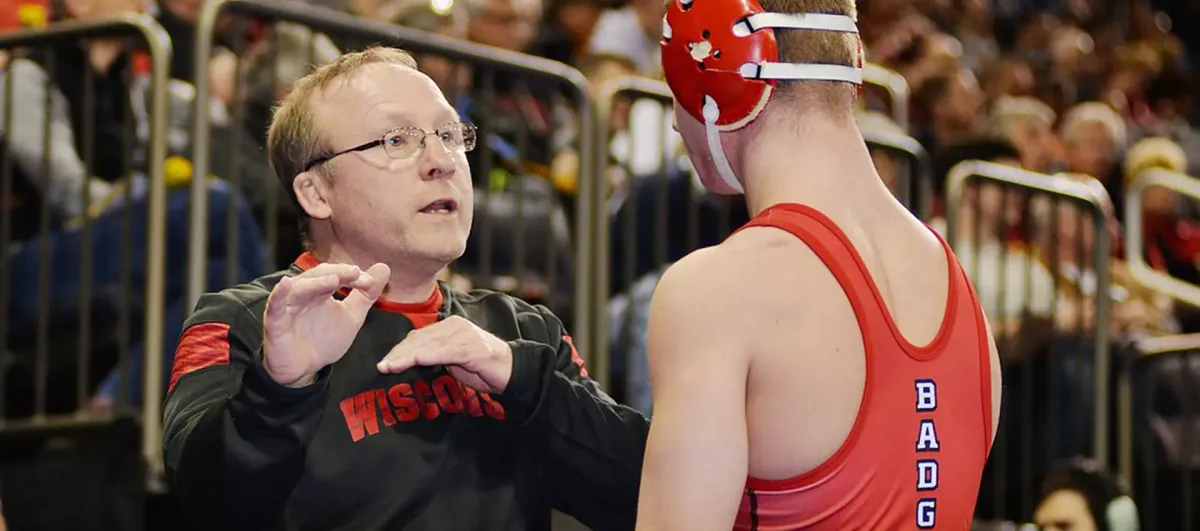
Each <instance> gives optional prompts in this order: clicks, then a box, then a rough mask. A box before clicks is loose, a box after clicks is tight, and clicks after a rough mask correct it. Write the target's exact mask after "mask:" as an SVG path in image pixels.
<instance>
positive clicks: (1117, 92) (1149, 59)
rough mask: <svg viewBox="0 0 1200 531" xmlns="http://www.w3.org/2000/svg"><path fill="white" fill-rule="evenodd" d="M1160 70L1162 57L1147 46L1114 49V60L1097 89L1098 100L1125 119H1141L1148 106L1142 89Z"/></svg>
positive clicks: (1135, 120) (1139, 120)
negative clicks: (1102, 84) (1098, 90)
mask: <svg viewBox="0 0 1200 531" xmlns="http://www.w3.org/2000/svg"><path fill="white" fill-rule="evenodd" d="M1160 71H1162V58H1161V57H1160V56H1159V55H1158V53H1157V52H1156V51H1155V50H1154V49H1153V48H1151V47H1150V46H1148V45H1144V44H1141V45H1139V44H1134V45H1127V46H1124V47H1122V48H1120V49H1118V50H1117V52H1116V61H1115V64H1114V65H1113V68H1112V70H1111V72H1110V73H1109V75H1108V77H1107V78H1106V79H1105V81H1104V86H1103V87H1102V88H1101V92H1100V97H1101V101H1104V102H1105V103H1108V104H1109V105H1111V106H1112V108H1114V109H1116V110H1117V111H1118V112H1120V113H1121V115H1122V116H1124V117H1125V118H1126V119H1127V120H1131V121H1134V122H1141V121H1143V120H1144V119H1145V118H1146V115H1147V113H1148V112H1149V109H1148V108H1147V106H1146V89H1147V87H1148V86H1149V84H1150V81H1151V80H1152V79H1154V77H1155V76H1157V75H1158V73H1159V72H1160Z"/></svg>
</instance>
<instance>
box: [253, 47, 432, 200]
mask: <svg viewBox="0 0 1200 531" xmlns="http://www.w3.org/2000/svg"><path fill="white" fill-rule="evenodd" d="M375 63H387V64H395V65H401V66H407V67H409V68H413V69H416V68H417V62H416V61H415V60H414V59H413V57H412V55H410V54H409V53H408V52H405V51H404V50H400V49H397V48H387V47H372V48H368V49H366V50H363V51H361V52H353V53H348V54H345V55H342V56H340V57H338V58H337V59H335V60H333V61H332V62H330V63H328V64H325V65H323V66H321V67H319V68H317V69H316V70H314V71H313V72H312V73H310V74H308V75H307V76H304V77H302V78H300V80H299V81H296V83H295V84H294V85H292V87H291V90H290V91H289V92H288V95H287V96H285V97H284V98H283V101H281V102H279V105H278V106H276V107H275V112H274V114H273V116H272V117H271V125H270V127H268V128H267V161H268V162H269V163H270V164H271V169H273V170H274V171H275V176H276V177H278V178H279V181H280V182H282V183H283V186H284V188H286V189H287V192H288V195H289V196H290V197H291V198H292V199H293V200H295V199H296V197H295V191H293V190H292V181H293V180H294V179H295V178H296V176H297V175H299V174H300V173H301V172H303V171H304V166H305V165H306V164H308V163H309V162H310V161H312V160H313V159H315V158H318V157H322V156H327V155H329V154H330V153H331V151H330V149H331V148H330V146H329V145H328V144H327V139H325V138H322V135H321V127H320V124H318V123H317V119H316V113H314V112H313V107H312V100H313V96H315V95H316V94H317V93H319V92H321V91H323V90H325V89H326V88H328V87H329V86H331V85H332V84H333V83H334V82H336V81H343V82H345V81H347V80H349V79H350V78H352V77H353V76H354V75H355V74H356V73H357V72H358V71H359V70H361V69H362V68H363V67H364V66H366V65H369V64H375Z"/></svg>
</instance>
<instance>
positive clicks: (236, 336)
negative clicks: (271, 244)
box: [163, 255, 649, 531]
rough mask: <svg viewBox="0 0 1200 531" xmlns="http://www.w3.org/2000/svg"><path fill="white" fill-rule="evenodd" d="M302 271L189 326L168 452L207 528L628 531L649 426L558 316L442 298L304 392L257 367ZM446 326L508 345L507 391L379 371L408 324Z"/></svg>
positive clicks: (499, 298)
mask: <svg viewBox="0 0 1200 531" xmlns="http://www.w3.org/2000/svg"><path fill="white" fill-rule="evenodd" d="M297 262H298V264H294V265H293V266H292V267H291V268H290V269H288V270H285V271H282V272H279V273H275V274H272V275H269V276H266V277H263V278H260V279H258V280H256V281H255V282H253V283H251V284H248V285H243V286H238V287H235V288H231V289H227V290H225V291H222V292H220V293H216V294H209V295H206V296H204V297H203V298H202V299H201V301H200V303H199V305H198V307H197V309H196V311H195V313H194V314H193V315H192V317H191V318H190V319H189V320H188V322H187V323H186V325H185V332H184V334H183V337H182V338H181V340H180V344H179V350H178V351H177V354H176V359H175V366H174V370H173V372H172V376H171V384H170V390H169V391H168V396H167V403H166V413H165V416H166V418H165V432H164V441H163V445H164V453H165V458H166V464H167V471H168V475H169V478H170V480H171V482H172V485H173V487H174V489H175V494H176V497H177V498H178V499H179V500H180V502H181V503H182V505H183V506H184V509H185V512H186V514H187V516H188V519H189V521H190V522H193V523H194V524H193V525H195V526H196V528H197V529H223V530H224V529H229V530H233V529H255V530H260V529H287V530H305V529H313V530H317V529H319V530H340V529H345V530H350V529H353V530H356V531H367V530H375V529H405V530H411V531H421V530H431V531H432V530H451V529H452V530H455V531H469V530H481V531H482V530H488V531H503V530H517V529H520V530H536V529H549V527H550V512H551V508H557V509H559V510H561V511H563V512H565V513H567V514H570V515H572V516H574V517H575V518H577V519H578V520H580V521H581V522H582V523H584V524H585V525H588V526H589V527H592V528H593V529H597V530H605V529H632V528H633V524H634V520H635V514H636V508H637V490H638V484H639V477H640V474H641V463H642V453H643V450H644V448H645V442H646V435H647V432H648V430H649V423H648V421H647V420H646V419H645V418H644V417H642V416H641V415H639V414H638V413H636V412H635V411H634V410H632V409H629V408H626V407H623V406H620V405H617V404H616V403H615V402H613V401H612V400H611V399H610V398H609V397H608V396H607V395H606V394H604V392H603V391H602V390H601V389H600V388H599V386H598V385H597V384H596V383H595V382H594V381H592V380H591V379H589V378H588V377H587V371H586V368H585V367H584V365H583V362H582V360H581V359H580V358H579V355H578V353H577V352H576V351H575V347H574V346H573V345H572V343H571V340H570V336H569V335H567V333H566V332H565V331H564V330H563V327H562V325H561V323H560V321H559V320H558V319H557V318H556V317H555V316H554V315H552V314H551V313H550V312H549V311H548V310H546V309H545V308H542V307H537V306H532V305H529V304H527V303H524V302H522V301H520V300H517V299H515V298H512V297H509V296H507V295H503V294H499V293H494V292H489V291H482V290H480V291H473V292H470V293H462V292H458V291H455V290H453V289H451V288H449V287H448V286H446V285H444V284H442V285H440V286H439V288H438V290H437V291H436V292H435V293H434V296H433V297H431V299H430V301H428V302H427V303H426V304H424V305H420V304H415V305H413V304H407V305H405V304H393V303H387V302H380V303H377V304H376V307H375V308H373V309H372V310H371V311H370V312H369V313H368V315H367V319H366V322H365V324H364V325H363V327H362V330H361V331H360V332H359V334H358V337H357V339H356V340H355V341H354V343H353V345H351V347H350V349H349V351H348V352H347V353H346V355H345V357H343V358H342V359H341V360H340V361H338V362H337V363H335V364H333V365H332V366H330V367H327V368H325V370H323V371H321V372H320V373H319V374H318V377H317V381H316V382H315V383H314V384H312V385H309V386H307V387H304V388H299V389H292V388H288V387H284V386H282V385H279V384H278V383H276V382H275V381H274V380H272V379H271V377H270V376H269V375H267V373H266V372H265V370H264V368H263V365H262V348H261V345H262V328H263V325H262V314H263V310H264V307H265V305H266V299H267V295H268V294H269V292H270V290H271V289H272V288H273V287H274V286H275V284H276V283H277V282H278V281H279V280H280V279H281V278H283V277H284V276H285V275H295V274H299V273H300V272H301V271H302V269H303V268H304V267H306V266H311V265H312V263H313V262H315V261H314V260H312V259H311V257H307V255H306V257H302V259H301V260H297ZM449 315H460V316H463V317H466V318H467V319H470V320H471V321H472V322H474V323H476V324H477V325H479V326H480V327H482V328H484V329H486V330H488V331H490V332H491V333H493V334H495V335H496V336H497V337H499V338H501V339H504V340H506V341H508V342H509V344H510V346H511V347H512V349H513V373H512V377H511V379H510V381H509V385H508V387H507V389H506V391H505V392H504V393H503V394H501V395H499V396H489V395H488V394H486V393H479V392H476V391H474V390H472V389H470V388H468V387H465V386H463V385H461V384H460V383H459V382H458V381H457V380H455V379H454V378H453V377H452V376H451V375H450V374H449V373H448V372H447V371H446V370H445V368H443V367H417V368H414V369H411V370H408V371H405V372H403V373H400V374H380V373H379V372H378V371H377V369H376V367H375V365H376V363H377V362H378V361H379V360H380V359H382V357H383V356H384V355H385V354H386V353H387V352H388V351H389V350H390V349H391V348H392V347H393V346H394V345H396V344H397V343H399V342H400V340H402V339H403V338H404V336H405V335H406V334H408V332H410V331H411V330H413V329H414V326H422V325H425V324H429V323H432V322H434V321H436V320H437V319H441V318H445V317H446V316H449ZM414 323H415V325H414Z"/></svg>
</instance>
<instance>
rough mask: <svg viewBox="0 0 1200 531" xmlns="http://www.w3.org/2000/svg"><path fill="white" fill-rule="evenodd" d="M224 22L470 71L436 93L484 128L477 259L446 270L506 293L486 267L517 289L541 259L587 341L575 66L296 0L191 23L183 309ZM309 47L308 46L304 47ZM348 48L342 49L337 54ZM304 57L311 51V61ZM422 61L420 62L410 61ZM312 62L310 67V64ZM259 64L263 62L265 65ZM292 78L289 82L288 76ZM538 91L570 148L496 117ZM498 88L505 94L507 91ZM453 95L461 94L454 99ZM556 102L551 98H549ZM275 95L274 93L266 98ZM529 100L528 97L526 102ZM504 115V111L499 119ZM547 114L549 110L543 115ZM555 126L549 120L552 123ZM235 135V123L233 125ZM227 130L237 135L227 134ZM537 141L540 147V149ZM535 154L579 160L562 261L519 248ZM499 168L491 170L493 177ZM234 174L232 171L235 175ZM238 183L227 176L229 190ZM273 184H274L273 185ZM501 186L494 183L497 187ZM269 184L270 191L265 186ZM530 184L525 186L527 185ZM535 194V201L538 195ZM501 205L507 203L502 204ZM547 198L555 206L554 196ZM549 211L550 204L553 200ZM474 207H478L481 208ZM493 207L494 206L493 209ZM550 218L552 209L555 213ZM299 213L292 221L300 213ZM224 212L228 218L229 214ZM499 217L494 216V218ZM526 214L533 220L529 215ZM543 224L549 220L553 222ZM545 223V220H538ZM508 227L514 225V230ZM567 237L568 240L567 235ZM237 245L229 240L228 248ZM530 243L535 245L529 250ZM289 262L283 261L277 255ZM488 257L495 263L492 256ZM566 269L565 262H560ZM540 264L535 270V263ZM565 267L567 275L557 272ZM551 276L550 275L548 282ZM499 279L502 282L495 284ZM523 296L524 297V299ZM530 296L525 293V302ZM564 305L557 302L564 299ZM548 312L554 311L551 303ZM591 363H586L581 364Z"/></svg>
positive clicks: (232, 0)
mask: <svg viewBox="0 0 1200 531" xmlns="http://www.w3.org/2000/svg"><path fill="white" fill-rule="evenodd" d="M228 16H232V18H233V19H234V20H235V23H236V21H239V20H240V21H243V22H245V21H250V20H253V21H258V22H263V23H266V24H274V25H276V26H274V27H278V26H277V25H278V23H289V24H294V25H299V26H302V27H304V28H306V29H307V30H310V31H312V32H315V33H317V34H320V35H323V36H328V37H329V38H332V39H334V40H339V39H340V40H343V42H353V43H355V44H351V45H346V46H345V47H357V45H358V44H357V43H375V44H379V45H385V46H395V47H399V48H402V49H404V50H405V51H408V52H410V53H413V54H414V55H417V56H418V57H422V56H431V57H437V58H441V59H443V60H446V61H450V62H453V63H454V66H453V68H454V72H455V74H458V73H460V72H470V73H469V75H473V76H474V83H473V85H474V86H473V87H458V89H456V88H454V87H443V91H445V92H447V99H448V100H450V101H451V102H452V103H453V102H457V101H459V99H460V97H467V98H469V99H470V100H471V102H472V105H471V108H472V109H474V111H473V112H475V113H478V115H479V116H482V118H481V121H482V122H483V123H477V125H479V127H480V142H479V144H480V148H479V149H476V150H475V151H474V152H472V153H470V154H469V155H470V156H478V160H477V161H475V162H473V164H472V166H473V173H474V174H475V175H474V177H475V178H476V181H480V180H483V181H485V184H484V185H483V186H479V185H478V184H477V185H476V189H477V191H476V206H477V208H476V212H477V213H476V216H475V226H474V228H473V230H472V240H471V242H472V243H471V244H469V245H468V255H470V256H472V257H475V258H471V260H474V261H475V262H471V260H467V258H466V257H464V259H462V260H460V261H459V262H457V264H456V265H455V266H452V267H460V266H462V267H466V266H463V264H464V263H466V262H471V263H478V265H477V266H476V267H477V269H478V271H476V273H477V275H478V276H479V277H481V278H482V279H483V280H482V281H480V282H477V285H479V287H489V288H495V289H501V290H504V291H512V290H510V289H506V287H504V286H501V285H500V284H502V283H507V281H509V280H512V279H511V277H507V276H505V278H503V279H501V278H499V277H500V276H502V275H500V274H497V273H496V271H497V270H499V269H501V268H500V267H493V266H494V263H493V261H495V262H502V261H504V260H505V259H507V261H508V263H510V264H511V266H510V269H512V270H514V271H515V276H516V277H517V278H516V279H515V283H516V284H518V285H519V284H521V282H523V280H522V279H523V278H524V277H522V271H523V270H529V269H533V268H535V265H533V264H535V263H537V262H540V261H541V260H542V259H543V258H544V260H545V261H546V262H549V263H550V264H551V265H550V266H549V269H550V270H551V273H549V277H550V278H549V279H548V280H546V279H543V280H544V284H545V285H548V286H549V287H550V290H551V291H553V287H554V285H555V284H558V283H559V280H561V279H563V278H567V277H572V280H571V281H570V282H569V283H568V282H567V281H562V283H563V284H567V285H568V286H569V287H567V288H566V289H565V291H573V294H571V295H565V294H564V295H563V298H564V299H567V300H570V301H571V302H572V305H573V306H572V309H573V311H574V315H573V316H570V315H567V316H565V317H568V318H570V317H573V319H571V320H572V321H573V322H574V323H575V324H574V326H573V332H574V334H575V336H576V337H575V341H576V343H577V344H580V345H587V344H590V341H591V338H590V331H591V330H590V327H589V326H587V323H589V322H590V321H591V317H590V315H589V312H590V311H591V310H592V308H591V306H590V304H589V301H590V298H589V297H590V295H591V293H590V288H591V286H590V282H589V280H588V279H590V278H591V277H592V276H593V275H594V273H593V271H592V262H593V260H591V255H590V251H591V248H590V244H589V242H590V241H591V240H590V236H591V233H592V230H593V228H592V226H591V223H592V221H593V219H594V214H593V213H592V212H591V210H590V209H591V208H592V207H593V205H594V204H595V201H593V200H592V198H591V196H590V195H589V193H590V192H589V191H590V186H591V185H590V183H591V181H592V180H593V178H592V173H591V171H592V168H594V167H595V166H596V164H595V162H594V157H595V154H594V152H593V150H592V146H594V145H595V142H594V140H593V138H592V135H593V134H594V133H595V130H596V127H595V125H594V120H595V117H594V114H593V108H592V105H591V102H590V100H589V98H588V96H587V92H586V80H585V78H584V77H583V75H582V74H581V73H580V72H578V71H577V70H575V69H573V68H571V67H569V66H566V65H563V64H561V63H557V62H553V61H549V60H545V59H541V58H538V57H533V56H530V55H525V54H520V53H515V52H509V51H505V50H501V49H497V48H492V47H489V46H483V45H479V44H475V43H470V42H465V41H461V40H456V39H452V38H448V37H445V36H442V35H438V34H434V33H426V32H422V31H418V30H414V29H410V28H406V27H400V26H395V25H391V24H387V23H383V22H379V21H373V20H366V19H362V18H357V17H354V16H351V15H349V14H346V13H341V12H336V11H332V10H328V9H324V8H320V7H314V6H311V5H306V4H303V3H296V2H288V1H285V0H216V1H210V2H207V3H206V4H205V5H204V9H203V10H202V11H201V14H200V18H199V22H198V23H197V33H196V35H197V40H196V46H195V50H194V53H195V65H196V66H195V68H196V70H195V79H196V96H195V122H194V124H193V133H192V136H193V139H194V140H193V142H194V144H193V148H194V149H193V153H194V156H193V159H194V171H193V176H194V178H193V179H192V189H191V193H192V196H193V198H194V199H193V209H192V213H191V220H192V223H191V241H190V243H191V248H190V250H189V271H188V273H189V281H188V286H187V288H188V300H189V303H190V304H191V305H194V303H195V301H196V300H198V298H199V297H200V295H201V294H202V293H203V292H204V291H206V286H205V280H206V278H211V277H206V272H205V268H206V264H205V262H206V260H205V253H206V252H207V251H206V247H207V245H208V243H207V242H208V238H209V234H207V232H208V231H207V227H206V223H205V220H206V217H207V216H208V215H209V214H208V210H207V207H206V205H205V193H204V186H205V185H204V183H203V181H204V180H203V179H199V178H198V176H202V175H207V174H208V173H209V172H210V171H211V169H212V167H213V165H212V162H213V161H212V160H210V157H211V144H210V142H211V140H212V138H213V130H212V122H211V120H210V117H209V114H208V112H207V109H208V106H209V105H210V98H211V96H212V94H211V92H210V89H209V83H208V82H207V80H208V79H209V77H208V70H207V62H208V59H209V57H211V56H212V54H213V52H214V35H215V32H216V31H217V21H218V19H221V20H225V19H226V17H228ZM311 47H313V46H310V48H311ZM341 51H343V52H344V51H349V50H341ZM310 57H311V55H310ZM241 60H242V59H241V54H239V58H238V59H237V61H239V64H238V67H237V68H236V70H237V71H238V72H239V74H238V77H239V83H238V86H239V88H237V89H236V91H241V88H240V87H241V85H242V83H241V82H240V81H241V78H243V77H244V76H245V75H246V72H245V71H244V70H245V69H243V68H242V67H241V64H240V61H241ZM418 61H419V62H420V61H421V59H418ZM311 62H315V61H310V63H311ZM264 66H270V64H269V63H268V64H267V65H264ZM291 81H295V80H291ZM288 82H290V81H287V80H279V79H276V80H274V81H273V82H272V84H274V85H276V88H282V87H285V86H286V84H287V83H288ZM538 86H553V87H554V89H555V90H558V91H559V92H556V93H555V94H556V95H557V94H562V95H564V96H563V104H562V106H563V107H564V108H569V109H570V112H571V113H572V115H573V118H574V119H575V120H577V121H578V126H577V129H578V136H577V137H576V138H575V139H574V140H573V142H570V144H572V145H569V146H560V145H554V144H553V143H552V142H551V140H548V139H546V138H545V137H539V138H534V136H533V135H532V133H530V130H531V129H530V127H531V126H530V125H529V123H528V122H530V120H529V119H525V118H524V117H519V116H515V115H514V114H513V113H516V112H523V111H522V109H518V111H504V110H503V109H502V106H501V105H499V104H498V103H497V101H498V100H499V99H500V98H501V96H499V95H498V94H500V92H501V91H503V90H508V91H509V92H507V93H505V94H517V95H518V96H519V97H524V96H529V95H530V94H532V92H531V91H532V90H533V89H536V88H537V87H538ZM505 87H506V88H505ZM456 90H460V91H461V92H458V93H454V92H456ZM243 96H244V95H239V96H237V97H235V100H236V101H235V103H234V109H233V111H232V112H231V113H230V114H231V115H232V116H234V117H235V118H234V124H235V126H237V123H238V122H239V119H240V118H244V116H245V111H244V101H242V98H243ZM555 97H557V96H555ZM270 99H274V94H273V93H272V97H271V98H270ZM532 99H535V100H538V101H536V102H534V103H535V104H544V103H546V102H545V101H544V100H541V99H538V98H532ZM522 101H529V99H528V98H527V99H526V100H522ZM506 112H507V113H508V114H505V113H506ZM547 114H551V113H547ZM551 122H553V117H551ZM497 124H508V126H509V127H510V128H512V129H514V130H515V131H516V132H515V133H513V134H512V135H511V136H512V138H501V135H498V134H495V130H496V127H497ZM556 125H557V124H553V123H552V126H551V129H552V130H553V132H554V133H555V134H557V133H558V131H559V129H561V128H560V127H557V126H556ZM235 129H236V127H235ZM235 134H241V133H240V132H237V131H235ZM539 142H540V143H539ZM534 148H540V149H542V150H543V151H546V152H549V153H550V154H551V155H554V156H557V155H559V154H561V153H562V152H563V151H565V150H571V149H574V150H575V155H577V156H578V159H579V168H580V175H579V177H578V181H579V182H580V183H582V184H581V186H580V190H581V192H580V193H578V194H577V196H576V197H575V202H574V213H573V218H574V219H573V226H572V225H567V224H565V223H564V224H563V225H562V226H563V227H564V228H563V232H567V233H568V234H567V235H566V236H564V239H567V240H572V241H570V246H571V248H570V249H568V250H564V251H563V252H562V253H561V254H562V255H570V256H561V255H555V254H554V253H555V249H554V248H553V246H549V247H551V248H550V249H545V248H543V247H547V246H542V245H539V244H528V243H527V242H526V237H525V235H524V234H525V231H526V229H528V230H530V231H532V230H535V229H538V228H539V227H540V225H542V224H543V223H542V222H541V221H538V222H533V221H528V220H526V214H525V213H526V212H532V211H533V208H534V207H533V206H531V205H533V204H534V200H533V199H530V198H531V197H533V196H531V195H530V194H532V193H534V192H532V191H529V190H540V189H541V188H538V187H539V186H541V185H542V184H544V183H547V182H549V181H550V180H551V179H549V178H548V176H547V175H546V173H547V172H548V170H547V169H546V168H547V167H548V166H549V164H547V163H546V162H545V161H541V162H538V161H534V160H532V157H530V156H529V150H531V149H534ZM498 172H499V173H498ZM504 172H507V175H510V176H515V177H503V176H501V174H503V173H504ZM235 173H236V172H235ZM525 175H535V176H538V177H539V178H538V179H533V180H530V179H526V178H524V176H525ZM236 180H237V179H236V177H235V178H234V181H235V184H236ZM271 180H272V181H274V180H275V179H271ZM498 183H501V184H498ZM503 183H508V185H507V186H510V188H515V189H516V191H515V192H514V193H512V194H510V195H507V196H502V195H501V194H502V193H504V192H503V190H501V191H499V192H498V191H496V189H498V188H503V187H504V186H506V185H505V184H503ZM272 185H273V186H278V185H277V184H274V183H272ZM526 187H528V188H526ZM547 193H548V194H549V195H554V193H553V191H550V192H547ZM539 197H541V196H539ZM504 201H509V202H511V203H512V204H508V203H504ZM547 201H550V202H553V201H555V199H554V197H552V198H551V199H548V200H547ZM553 204H555V205H557V203H553ZM480 205H484V207H483V209H482V212H481V210H480ZM493 207H494V208H493ZM503 209H507V210H504V211H505V212H507V211H508V210H515V211H516V212H517V215H516V219H515V220H513V221H512V222H511V223H509V224H499V223H496V222H494V220H493V219H492V214H491V213H492V212H493V210H496V211H500V210H503ZM271 210H272V208H271V207H270V206H269V205H268V207H267V211H268V214H267V216H266V217H268V218H269V217H271ZM553 213H554V212H552V214H553ZM300 214H301V213H298V214H297V215H300ZM230 215H232V214H230ZM497 215H500V214H497ZM530 216H532V214H530ZM551 219H555V218H554V217H553V216H551ZM274 221H275V220H273V219H268V220H267V223H268V224H270V223H274ZM544 224H546V225H549V223H548V222H547V223H544ZM514 227H515V228H514ZM500 230H511V234H512V237H511V238H510V241H511V242H512V245H511V247H513V249H512V250H511V253H510V254H503V253H505V252H508V251H509V250H508V249H497V248H494V247H495V246H494V244H493V235H494V233H495V232H496V231H500ZM267 233H268V237H267V239H268V240H269V241H268V244H269V245H273V244H275V243H276V242H275V239H274V238H273V237H272V235H273V234H275V233H274V232H273V229H271V228H270V227H269V226H268V228H267ZM572 234H573V237H572V236H571V235H572ZM234 245H235V244H233V243H230V244H229V246H230V248H232V247H233V246H234ZM535 247H537V248H535ZM535 251H536V252H543V253H545V256H543V257H539V258H537V259H527V258H526V255H531V254H533V253H534V252H535ZM281 258H291V257H286V256H285V257H281ZM494 258H495V260H493V259H494ZM268 262H269V264H268V266H269V267H268V269H271V270H273V269H277V268H278V267H280V263H279V262H278V261H272V260H269V261H268ZM562 264H566V265H562ZM538 267H540V266H538ZM563 271H565V272H563ZM556 275H558V276H556ZM502 280H503V281H505V282H502ZM515 289H517V291H518V292H517V293H516V294H517V295H522V294H521V293H520V288H515ZM559 291H560V292H561V291H564V290H559ZM526 296H527V295H526ZM527 297H528V296H527ZM564 305H565V303H564ZM551 307H552V309H553V308H554V307H553V305H551ZM582 354H583V355H584V356H585V357H588V356H590V353H589V351H588V349H583V353H582ZM589 361H590V360H589Z"/></svg>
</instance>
